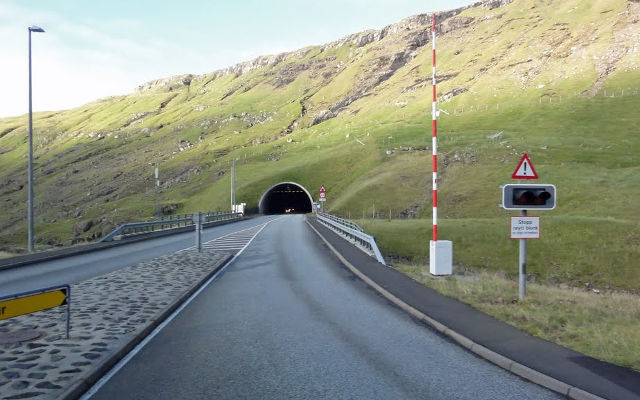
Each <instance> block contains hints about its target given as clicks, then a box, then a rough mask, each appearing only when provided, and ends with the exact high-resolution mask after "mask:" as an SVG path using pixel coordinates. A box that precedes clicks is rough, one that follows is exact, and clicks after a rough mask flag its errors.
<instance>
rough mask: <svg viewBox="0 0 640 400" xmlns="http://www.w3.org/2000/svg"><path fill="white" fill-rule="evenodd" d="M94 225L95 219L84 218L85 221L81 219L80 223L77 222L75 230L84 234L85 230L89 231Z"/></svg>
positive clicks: (76, 232) (77, 233)
mask: <svg viewBox="0 0 640 400" xmlns="http://www.w3.org/2000/svg"><path fill="white" fill-rule="evenodd" d="M93 225H94V221H93V220H90V219H89V220H84V221H80V222H78V223H76V224H75V226H74V227H73V232H74V233H75V234H76V235H80V234H83V233H85V232H87V231H88V230H89V229H91V227H92V226H93Z"/></svg>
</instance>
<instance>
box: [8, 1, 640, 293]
mask: <svg viewBox="0 0 640 400" xmlns="http://www.w3.org/2000/svg"><path fill="white" fill-rule="evenodd" d="M494 3H496V2H488V3H487V4H484V5H478V6H476V7H469V8H465V9H460V10H455V11H450V12H444V13H441V14H439V16H438V21H439V26H438V31H439V34H438V35H439V39H438V76H439V78H438V80H439V85H438V93H437V95H438V99H439V108H440V109H441V110H442V112H441V114H440V118H439V125H438V126H439V151H440V178H441V179H440V199H441V204H440V211H439V214H440V218H441V219H442V223H441V237H442V238H445V239H451V240H454V258H455V263H456V264H457V265H459V266H461V267H462V266H465V267H474V268H478V267H480V268H488V269H497V270H506V271H508V272H509V273H513V272H514V271H513V267H514V265H515V262H514V261H513V260H512V259H513V258H514V257H517V256H515V252H516V251H517V250H515V249H516V244H515V243H514V242H512V241H510V240H509V239H508V236H507V235H508V232H507V229H508V220H509V218H508V217H509V215H510V213H508V212H506V211H504V210H502V209H501V208H499V207H498V206H497V205H498V203H499V202H500V189H499V185H501V184H506V183H511V181H512V180H511V178H510V176H511V173H512V172H513V169H514V168H515V166H516V164H517V162H518V160H519V159H520V157H521V155H522V153H524V152H527V153H528V154H529V155H530V157H531V159H532V162H533V164H534V166H535V167H536V170H537V171H538V173H539V175H540V182H541V183H553V184H555V185H556V186H557V188H558V199H559V200H558V207H557V209H556V210H554V211H551V212H545V213H544V215H543V218H542V230H543V236H542V238H541V239H540V240H538V241H536V242H534V243H533V244H532V245H531V246H530V248H531V251H532V252H533V256H532V259H531V270H532V272H535V273H536V274H537V275H538V276H539V277H540V279H543V280H549V281H554V282H555V281H558V282H564V283H570V284H574V285H581V284H583V283H584V282H591V283H596V284H598V285H601V286H609V287H612V288H616V289H628V290H637V289H638V287H640V274H639V273H638V272H637V267H638V266H639V263H638V261H637V260H638V256H640V226H639V224H640V205H639V204H640V202H638V201H637V200H636V199H637V198H639V195H640V159H639V158H638V154H639V153H640V139H639V137H640V136H639V134H640V116H639V115H640V114H638V112H637V110H638V109H639V105H640V83H639V82H640V55H639V51H640V49H639V47H638V43H640V28H639V26H640V25H639V22H638V21H639V20H640V4H639V3H637V2H632V1H628V0H568V1H562V2H560V1H550V2H548V1H544V2H543V1H539V0H514V1H509V0H503V1H502V2H501V3H502V5H501V6H500V7H494V5H493V4H494ZM425 11H426V10H425ZM430 40H431V39H430V15H418V16H414V17H410V18H407V19H405V20H403V21H401V22H399V23H397V24H393V25H390V26H388V27H386V28H384V29H382V30H380V31H369V32H362V33H359V34H354V35H352V36H350V37H347V38H343V39H341V40H339V41H336V42H334V43H330V44H327V45H324V46H315V47H308V48H305V49H301V50H298V51H296V52H292V53H286V54H281V55H275V56H267V57H261V58H259V59H256V60H253V61H250V62H247V63H243V64H239V65H236V66H233V67H230V68H228V69H226V70H222V71H216V72H213V73H211V74H207V75H202V76H194V75H183V76H178V77H171V78H167V79H160V80H158V81H155V82H150V83H147V84H145V85H142V86H141V87H140V88H139V89H138V90H137V91H136V92H135V93H132V94H130V95H127V96H118V97H112V98H106V99H101V100H98V101H95V102H93V103H89V104H86V105H84V106H82V107H78V108H75V109H72V110H67V111H62V112H43V113H37V114H36V115H35V118H34V137H35V158H36V165H35V182H36V184H35V185H36V186H35V192H36V207H35V214H36V238H37V240H38V248H40V249H44V248H46V247H47V245H49V246H51V245H59V244H66V245H69V244H71V243H73V242H77V241H83V240H93V239H95V238H97V237H100V236H101V235H103V234H105V233H106V232H108V231H109V230H110V229H112V228H113V227H114V226H116V225H118V224H120V223H123V222H126V221H130V220H140V219H141V218H146V217H151V216H152V215H153V213H154V209H155V204H156V203H159V204H161V205H162V206H165V209H166V210H168V209H172V210H175V212H193V211H197V210H224V209H228V208H229V193H228V192H229V191H228V187H229V179H230V178H229V172H230V164H231V160H232V158H234V157H235V158H237V159H238V162H237V171H236V172H237V177H236V183H237V199H238V200H239V201H243V202H246V203H247V204H248V206H249V207H257V203H258V201H259V199H260V196H261V195H262V193H263V192H264V190H266V189H267V188H269V187H270V186H271V185H273V184H274V183H277V182H280V181H295V182H298V183H300V184H302V185H303V186H305V187H306V188H307V189H308V190H309V191H310V192H311V193H315V192H316V189H317V188H318V187H319V186H320V185H321V184H324V185H325V186H326V187H327V192H328V193H327V196H328V202H327V206H328V207H329V208H330V209H331V210H332V211H333V212H336V213H339V214H342V215H345V216H349V215H351V216H352V217H353V218H355V217H358V218H362V216H363V215H365V216H370V215H372V213H373V208H374V207H375V209H376V210H378V212H379V213H380V214H381V215H380V217H384V218H388V216H389V214H391V215H392V217H393V218H396V219H399V218H406V217H412V216H415V217H418V218H419V219H418V220H411V221H394V222H383V221H378V222H373V223H371V225H370V229H371V230H373V231H374V232H375V233H376V235H377V236H378V238H379V239H380V240H381V241H382V243H383V246H384V248H385V250H386V251H387V252H388V253H391V254H396V255H398V256H401V257H403V258H406V259H412V260H416V261H421V260H422V259H423V257H425V256H426V252H427V248H428V239H429V233H428V231H429V224H430V217H431V204H430V191H431V185H430V180H431V167H430V161H431V148H430V146H431V131H430V126H431V124H430V122H431V115H430V110H431V43H430ZM26 129H27V119H26V116H22V117H16V118H5V119H0V196H1V199H2V203H3V206H4V213H2V215H0V229H1V233H0V250H4V251H19V250H23V249H24V248H25V247H26V210H25V208H26V207H25V199H26V189H25V187H26V153H27V147H26ZM156 166H158V167H159V169H160V179H161V183H162V186H161V190H160V192H159V193H156V191H155V187H154V184H155V180H154V178H153V171H154V168H155V167H156ZM86 220H92V221H93V227H92V228H91V229H90V230H89V231H87V232H79V231H78V229H77V224H78V222H80V221H86ZM74 228H75V229H74ZM407 238H411V239H412V240H407Z"/></svg>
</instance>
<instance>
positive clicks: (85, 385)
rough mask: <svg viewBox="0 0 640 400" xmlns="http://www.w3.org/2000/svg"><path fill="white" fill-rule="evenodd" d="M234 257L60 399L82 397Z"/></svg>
mask: <svg viewBox="0 0 640 400" xmlns="http://www.w3.org/2000/svg"><path fill="white" fill-rule="evenodd" d="M231 259H233V256H232V255H230V254H229V255H228V256H227V257H226V258H224V259H223V261H222V262H221V263H220V264H219V265H218V266H217V267H216V268H214V269H213V270H212V271H211V272H209V273H208V274H207V275H206V276H204V277H203V278H202V279H201V280H200V281H199V282H197V283H195V284H193V285H192V286H191V288H189V290H187V291H186V292H184V293H183V294H182V296H180V297H179V298H178V299H176V300H175V301H174V302H173V303H172V304H170V305H168V306H167V307H166V308H165V309H164V310H163V311H162V312H160V313H159V314H158V315H157V316H156V317H155V318H153V319H152V320H150V321H149V323H148V324H147V325H146V326H145V327H144V328H142V329H140V330H139V331H137V332H134V333H131V335H130V338H129V339H127V340H126V341H125V343H124V344H123V345H122V346H120V348H118V349H116V350H115V351H114V352H112V353H111V354H110V355H108V356H107V357H106V358H105V359H104V360H102V361H101V362H100V363H99V364H97V365H96V366H95V367H94V368H93V369H91V370H89V371H87V372H85V373H84V374H82V375H80V376H79V377H78V378H77V379H76V380H75V381H74V382H73V383H71V384H70V385H69V386H68V387H67V389H65V390H64V392H62V393H61V394H60V395H59V396H58V397H57V399H59V400H75V399H78V398H80V397H81V396H82V395H83V394H84V393H85V392H86V391H87V390H89V389H90V388H91V387H92V386H93V385H94V384H95V383H96V382H98V381H99V380H100V379H101V378H102V376H103V375H105V374H106V373H107V372H109V370H111V368H113V367H114V366H115V365H116V364H117V363H118V362H119V361H120V360H122V359H123V358H124V357H125V356H126V355H127V354H129V352H131V350H133V349H134V348H135V347H136V346H137V345H138V344H139V343H140V342H142V341H143V340H144V339H145V338H146V337H147V336H149V334H150V333H151V332H153V330H154V329H155V328H157V327H158V325H160V324H161V323H162V322H163V321H164V320H165V319H167V318H168V317H169V316H170V315H171V314H172V313H173V312H174V311H175V310H177V309H178V307H180V306H181V305H182V304H183V303H184V302H185V301H187V299H189V297H191V296H192V295H193V294H194V293H195V292H196V291H198V289H200V287H202V285H204V283H205V282H207V281H208V280H209V279H210V278H211V277H212V276H213V275H215V274H216V273H217V272H218V271H219V270H220V269H222V268H224V267H225V266H226V265H227V264H228V263H229V261H230V260H231Z"/></svg>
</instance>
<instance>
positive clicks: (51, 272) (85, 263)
mask: <svg viewBox="0 0 640 400" xmlns="http://www.w3.org/2000/svg"><path fill="white" fill-rule="evenodd" d="M273 218H275V217H274V216H267V217H259V218H252V219H249V220H244V221H239V222H235V223H232V224H227V225H221V226H216V227H212V228H208V229H205V230H203V232H202V241H203V242H207V241H211V240H214V239H216V238H218V237H221V236H224V235H227V234H229V233H231V232H235V231H237V230H241V229H246V228H248V227H252V226H256V225H260V224H263V223H265V222H266V221H269V220H271V219H273ZM194 244H195V233H194V232H185V233H180V234H176V235H171V236H164V237H159V238H155V239H149V240H143V241H139V242H134V243H130V244H127V245H123V246H116V247H111V248H107V249H104V250H100V251H95V252H91V253H86V254H79V255H76V256H72V257H66V258H62V259H58V260H52V261H43V262H40V263H35V264H30V265H27V266H21V267H17V268H12V269H9V270H3V271H0V297H3V296H8V295H13V294H17V293H24V292H28V291H31V290H38V289H43V288H47V287H52V286H56V285H64V284H71V283H76V282H80V281H83V280H86V279H89V278H92V277H94V276H99V275H103V274H106V273H108V272H111V271H114V270H117V269H119V268H124V267H127V266H130V265H134V264H137V263H139V262H141V261H145V260H150V259H152V258H155V257H159V256H161V255H164V254H169V253H174V252H176V251H179V250H182V249H186V248H188V247H191V246H194Z"/></svg>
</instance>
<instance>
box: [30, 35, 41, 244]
mask: <svg viewBox="0 0 640 400" xmlns="http://www.w3.org/2000/svg"><path fill="white" fill-rule="evenodd" d="M28 29H29V177H28V180H29V184H28V186H29V195H28V196H29V199H28V203H29V204H28V212H27V214H28V215H27V219H28V220H29V239H28V240H29V243H28V246H27V247H28V249H29V253H33V242H34V234H33V231H34V229H33V225H34V224H33V110H32V105H31V32H44V29H42V28H40V27H38V26H35V25H34V26H30V27H29V28H28Z"/></svg>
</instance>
